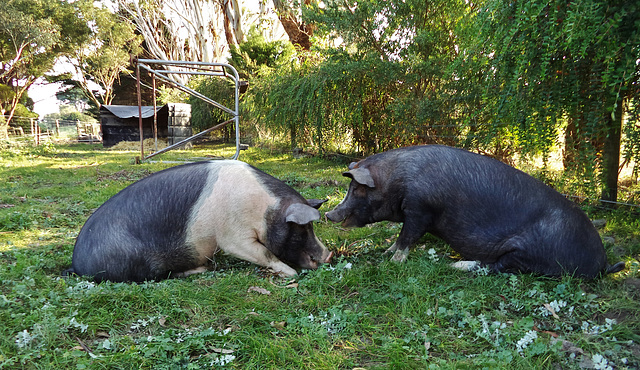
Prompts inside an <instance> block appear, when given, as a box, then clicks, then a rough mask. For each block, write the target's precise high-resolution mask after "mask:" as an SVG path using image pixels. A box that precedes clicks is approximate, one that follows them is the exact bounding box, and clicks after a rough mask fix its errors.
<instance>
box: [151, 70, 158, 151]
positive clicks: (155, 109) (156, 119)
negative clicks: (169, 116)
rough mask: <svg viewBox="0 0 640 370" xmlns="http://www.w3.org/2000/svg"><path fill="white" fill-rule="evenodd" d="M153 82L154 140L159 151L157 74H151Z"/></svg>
mask: <svg viewBox="0 0 640 370" xmlns="http://www.w3.org/2000/svg"><path fill="white" fill-rule="evenodd" d="M151 80H152V82H153V142H154V144H155V146H156V147H155V151H156V152H157V151H158V110H157V108H156V75H151Z"/></svg>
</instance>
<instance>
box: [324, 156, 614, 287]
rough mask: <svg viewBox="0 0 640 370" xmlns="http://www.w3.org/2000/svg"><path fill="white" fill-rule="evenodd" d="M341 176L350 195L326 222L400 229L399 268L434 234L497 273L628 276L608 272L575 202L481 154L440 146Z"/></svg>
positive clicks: (377, 159)
mask: <svg viewBox="0 0 640 370" xmlns="http://www.w3.org/2000/svg"><path fill="white" fill-rule="evenodd" d="M343 175H344V176H346V177H349V178H351V184H350V185H349V190H348V192H347V195H346V197H345V199H344V200H343V201H342V202H341V203H340V204H339V205H338V206H337V207H336V208H335V209H334V210H332V211H330V212H327V214H326V215H327V218H329V220H331V221H334V222H340V221H342V223H343V225H344V226H345V227H350V226H355V227H362V226H364V225H366V224H370V223H374V222H378V221H383V220H388V221H395V222H402V223H403V226H402V230H401V231H400V234H399V236H398V239H397V240H396V242H395V243H394V244H393V245H392V246H391V248H389V249H388V252H395V253H394V255H393V258H392V259H393V260H394V261H400V262H401V261H404V260H405V259H406V257H407V255H408V253H409V247H412V246H413V245H414V244H415V243H416V242H417V241H418V239H420V237H422V236H423V235H424V234H425V233H427V232H428V233H431V234H433V235H435V236H437V237H440V238H442V239H443V240H444V241H446V242H447V243H448V244H449V245H450V246H451V248H453V249H454V250H455V251H457V252H458V253H460V254H461V255H462V257H463V258H465V259H470V260H472V261H478V262H480V264H481V265H482V266H486V267H488V268H489V269H490V270H491V271H494V272H524V273H535V274H542V275H549V276H558V275H562V274H574V275H576V276H580V277H586V278H593V277H596V276H597V275H598V274H600V273H602V272H617V271H620V270H621V269H623V268H624V263H618V264H616V265H615V266H610V265H608V264H607V258H606V255H605V250H604V247H603V245H602V240H601V238H600V235H599V234H598V232H597V231H596V229H595V228H594V226H593V224H592V223H591V221H590V220H589V218H588V217H587V216H586V215H585V214H584V212H582V211H581V210H580V209H579V208H578V207H577V206H576V205H575V204H574V203H572V202H571V201H569V200H567V199H566V198H565V197H564V196H563V195H562V194H560V193H558V192H557V191H555V190H553V189H552V188H550V187H549V186H546V185H545V184H543V183H542V182H540V181H538V180H537V179H535V178H533V177H531V176H529V175H527V174H525V173H524V172H522V171H519V170H517V169H515V168H513V167H510V166H508V165H506V164H504V163H502V162H500V161H497V160H494V159H491V158H488V157H485V156H482V155H479V154H475V153H471V152H468V151H465V150H462V149H456V148H451V147H447V146H441V145H425V146H415V147H408V148H401V149H395V150H390V151H388V152H384V153H380V154H376V155H373V156H371V157H368V158H366V159H364V160H362V161H360V162H357V163H352V164H351V165H350V166H349V171H347V172H344V173H343ZM473 265H474V264H472V263H466V262H462V263H458V264H457V265H456V267H460V268H463V267H470V266H473ZM476 266H477V264H476Z"/></svg>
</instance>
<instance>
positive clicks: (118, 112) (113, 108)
mask: <svg viewBox="0 0 640 370" xmlns="http://www.w3.org/2000/svg"><path fill="white" fill-rule="evenodd" d="M101 108H104V109H106V110H108V111H109V112H111V113H113V115H114V116H116V117H118V118H138V114H139V112H138V106H137V105H103V106H102V107H101ZM161 108H162V107H161V106H158V107H156V111H159V110H160V109H161ZM149 117H153V106H143V107H142V118H149Z"/></svg>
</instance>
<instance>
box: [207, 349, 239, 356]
mask: <svg viewBox="0 0 640 370" xmlns="http://www.w3.org/2000/svg"><path fill="white" fill-rule="evenodd" d="M211 350H212V351H213V352H215V353H223V354H225V355H228V354H229V353H233V352H234V351H233V350H232V349H224V348H211Z"/></svg>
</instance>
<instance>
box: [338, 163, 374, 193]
mask: <svg viewBox="0 0 640 370" xmlns="http://www.w3.org/2000/svg"><path fill="white" fill-rule="evenodd" d="M342 176H346V177H350V178H352V179H353V180H354V181H355V182H357V183H358V184H362V185H366V186H368V187H370V188H375V187H376V186H375V183H374V182H373V177H371V172H369V170H368V169H366V168H362V167H358V168H354V169H352V170H351V171H347V172H343V173H342Z"/></svg>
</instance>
